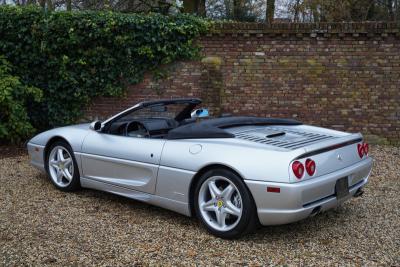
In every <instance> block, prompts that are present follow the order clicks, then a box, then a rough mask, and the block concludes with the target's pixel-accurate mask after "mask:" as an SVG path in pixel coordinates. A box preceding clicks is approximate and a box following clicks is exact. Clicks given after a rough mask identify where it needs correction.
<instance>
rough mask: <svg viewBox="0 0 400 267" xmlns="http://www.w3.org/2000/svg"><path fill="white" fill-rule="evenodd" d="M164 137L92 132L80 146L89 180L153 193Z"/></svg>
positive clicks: (85, 174)
mask: <svg viewBox="0 0 400 267" xmlns="http://www.w3.org/2000/svg"><path fill="white" fill-rule="evenodd" d="M164 143H165V140H162V139H151V138H139V137H127V136H120V135H112V134H106V133H101V132H95V131H92V132H91V133H90V134H89V135H88V136H87V137H86V138H85V140H84V142H83V145H82V154H81V159H82V172H83V176H84V177H85V178H88V179H92V180H96V181H99V182H103V183H107V184H111V185H116V186H120V187H124V188H127V189H133V190H137V191H141V192H145V193H150V194H154V193H155V187H156V179H157V172H158V167H159V163H160V157H161V152H162V149H163V147H164Z"/></svg>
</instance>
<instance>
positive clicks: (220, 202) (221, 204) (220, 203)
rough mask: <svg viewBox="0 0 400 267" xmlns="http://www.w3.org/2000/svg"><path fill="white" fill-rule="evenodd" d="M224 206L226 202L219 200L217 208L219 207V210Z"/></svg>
mask: <svg viewBox="0 0 400 267" xmlns="http://www.w3.org/2000/svg"><path fill="white" fill-rule="evenodd" d="M223 205H224V201H222V200H221V199H219V200H218V201H217V207H218V208H221V207H222V206H223Z"/></svg>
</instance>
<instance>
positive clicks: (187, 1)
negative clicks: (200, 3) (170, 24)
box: [183, 0, 197, 14]
mask: <svg viewBox="0 0 400 267" xmlns="http://www.w3.org/2000/svg"><path fill="white" fill-rule="evenodd" d="M196 2H197V1H196V0H183V12H185V13H189V14H194V13H196Z"/></svg>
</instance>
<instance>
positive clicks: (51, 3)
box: [46, 0, 54, 11]
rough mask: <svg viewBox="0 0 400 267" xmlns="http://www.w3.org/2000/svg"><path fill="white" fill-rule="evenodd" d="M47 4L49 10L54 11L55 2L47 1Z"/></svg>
mask: <svg viewBox="0 0 400 267" xmlns="http://www.w3.org/2000/svg"><path fill="white" fill-rule="evenodd" d="M46 2H47V9H48V10H49V11H53V10H54V6H53V2H52V1H51V0H46Z"/></svg>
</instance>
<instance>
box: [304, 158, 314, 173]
mask: <svg viewBox="0 0 400 267" xmlns="http://www.w3.org/2000/svg"><path fill="white" fill-rule="evenodd" d="M315 168H316V165H315V161H313V160H312V159H307V160H306V171H307V173H308V175H310V176H313V175H314V173H315Z"/></svg>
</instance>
